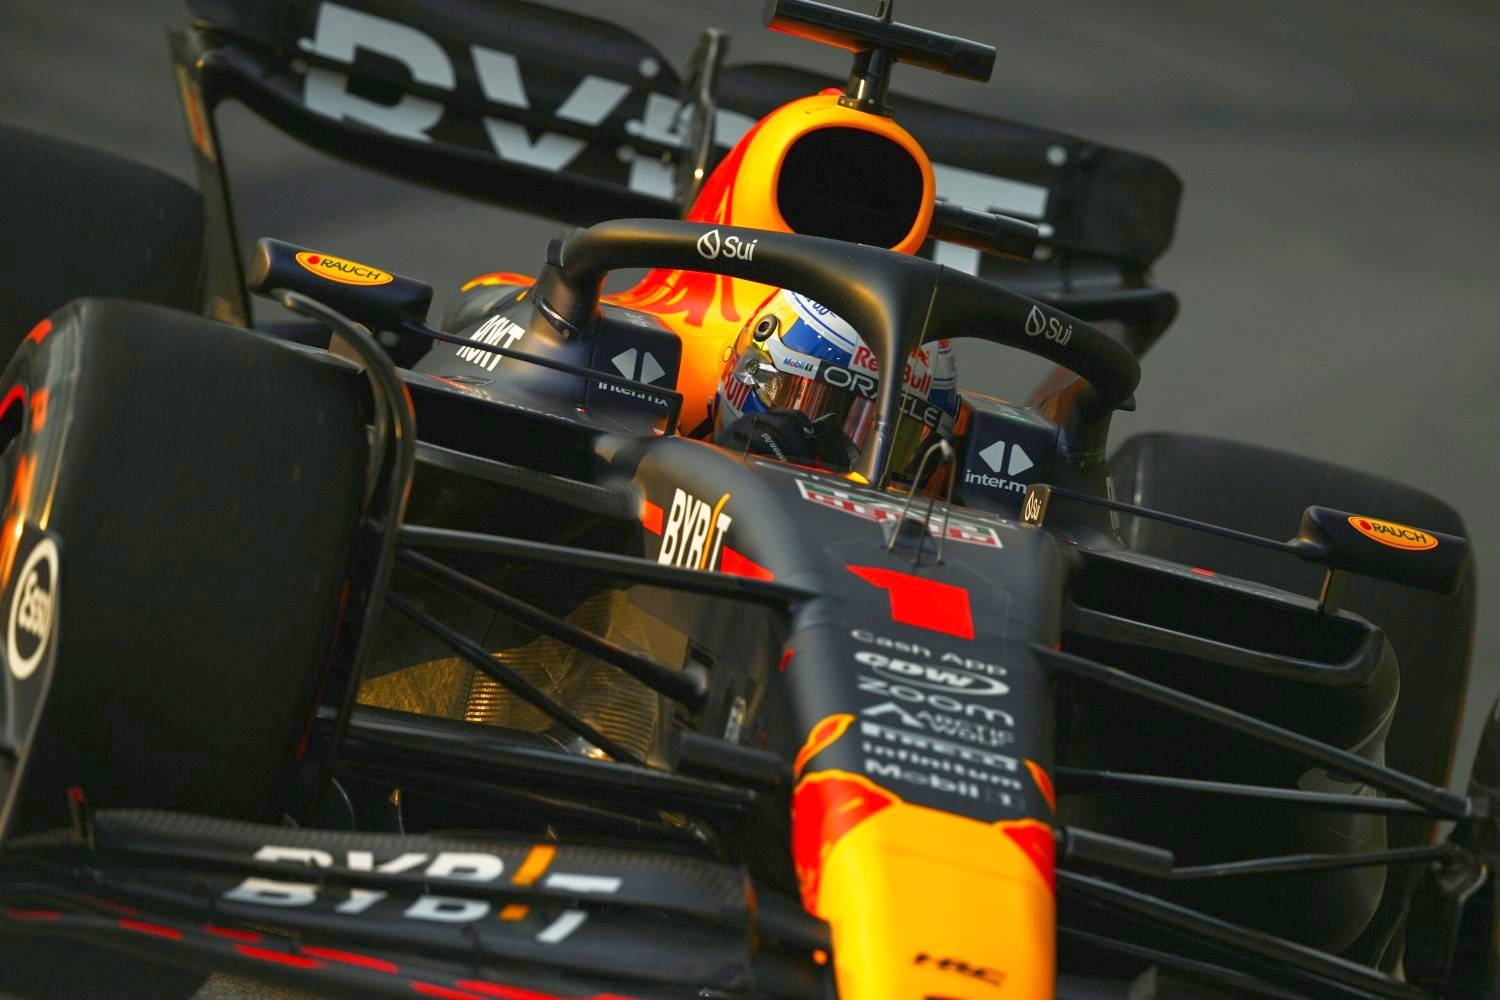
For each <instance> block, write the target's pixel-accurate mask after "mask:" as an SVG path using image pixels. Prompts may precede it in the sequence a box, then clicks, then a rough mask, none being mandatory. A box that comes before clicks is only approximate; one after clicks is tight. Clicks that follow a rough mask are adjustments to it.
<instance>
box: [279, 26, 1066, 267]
mask: <svg viewBox="0 0 1500 1000" xmlns="http://www.w3.org/2000/svg"><path fill="white" fill-rule="evenodd" d="M298 45H299V46H300V47H301V49H302V50H303V51H305V52H308V53H312V54H316V55H319V56H322V57H324V58H327V59H330V60H334V61H336V62H340V63H343V64H345V65H347V66H352V65H353V64H354V60H355V53H356V52H357V51H358V50H361V49H363V50H365V51H366V52H371V53H375V54H378V55H380V56H383V57H385V58H387V59H391V60H394V61H395V62H397V63H400V64H401V65H403V66H405V67H406V69H407V71H408V72H409V73H410V74H411V77H412V79H413V80H415V81H417V82H418V83H422V84H426V85H428V86H430V87H434V88H436V89H438V90H443V91H450V92H451V91H453V90H454V88H455V82H456V81H455V73H454V66H453V62H452V60H451V59H450V58H449V57H448V54H447V53H446V52H445V51H444V50H443V48H442V46H441V45H439V44H438V43H437V41H435V40H434V39H433V38H431V37H430V36H428V35H427V34H425V33H424V32H422V31H419V30H418V29H416V28H413V27H411V26H409V25H405V24H401V23H399V22H396V21H392V20H389V19H387V18H383V17H379V16H377V15H374V14H367V13H364V12H363V11H358V10H354V9H352V8H350V7H345V6H343V5H342V4H338V3H324V4H322V5H321V6H320V7H319V9H318V17H317V21H316V22H315V24H314V26H313V37H312V38H310V39H309V38H304V39H300V40H299V42H298ZM469 55H470V58H471V59H472V61H473V64H474V75H475V77H476V78H477V79H478V81H479V89H480V92H481V94H482V95H483V96H484V98H485V99H486V100H488V101H489V102H490V103H491V104H492V105H494V106H497V107H501V108H514V109H520V110H529V109H531V107H532V104H531V100H530V98H529V96H528V95H527V92H526V86H525V83H524V81H523V79H522V75H521V66H520V63H519V61H518V60H517V58H516V56H515V55H513V54H511V53H509V52H501V51H497V50H495V49H491V48H488V47H486V46H482V45H472V46H470V49H469ZM655 75H656V74H654V73H646V72H644V71H643V72H642V76H643V77H644V78H645V79H648V80H649V79H651V78H652V77H654V76H655ZM636 86H638V84H631V83H625V82H622V81H619V80H611V79H608V78H606V77H601V76H597V75H595V74H587V75H585V76H584V77H583V78H582V79H581V80H579V81H578V83H577V84H575V85H574V87H573V89H572V90H571V91H570V92H569V93H568V95H567V96H566V97H564V98H563V101H562V103H561V104H560V105H558V107H557V110H556V111H555V112H554V114H555V116H556V117H557V118H560V119H563V120H565V121H572V122H577V123H579V124H583V125H587V126H590V127H597V126H599V125H601V124H603V123H604V122H605V120H606V119H608V118H609V116H610V115H611V114H613V113H614V112H615V110H616V109H617V108H619V107H620V105H621V104H623V103H624V102H625V100H626V99H627V98H628V97H629V95H630V94H631V93H632V91H633V90H634V89H635V88H636ZM303 101H304V103H305V104H306V105H307V107H308V108H309V110H311V111H313V112H315V113H317V114H320V115H324V116H325V117H328V118H331V119H333V120H335V121H341V120H349V121H354V122H358V123H360V124H362V125H367V126H370V127H372V128H376V129H379V130H381V131H383V132H387V133H389V134H391V135H397V136H401V137H403V138H407V139H413V140H416V141H418V142H429V141H431V137H430V136H429V134H428V133H429V132H430V131H431V130H432V128H433V127H434V126H436V125H437V124H438V122H440V121H441V120H442V117H443V114H444V108H443V105H442V104H440V103H438V102H437V101H433V100H430V99H428V98H425V97H418V96H416V95H414V94H401V95H399V96H398V97H397V99H396V100H395V101H394V102H393V103H382V102H379V101H373V100H369V99H367V98H363V97H359V96H356V95H355V94H352V93H350V92H349V79H348V76H347V75H346V74H344V73H340V72H336V71H333V70H330V69H325V68H322V67H312V68H310V69H308V71H307V77H306V81H305V84H304V90H303ZM681 109H682V104H681V102H680V101H678V100H677V99H676V98H674V97H671V96H669V95H666V94H660V93H656V92H654V91H652V92H648V93H647V94H646V99H645V102H644V111H643V114H642V117H641V119H640V120H633V121H629V122H626V123H625V127H626V130H627V131H628V132H630V133H631V134H632V135H636V136H639V137H641V138H643V139H646V140H648V141H651V142H656V143H660V144H662V145H665V146H668V147H679V146H681V145H682V144H683V137H682V134H681V132H680V130H679V129H678V122H679V121H680V120H681V117H682V116H681ZM482 121H483V123H484V127H485V132H486V134H487V135H488V137H489V140H490V144H491V145H492V146H493V147H494V149H495V153H496V155H498V156H499V157H500V158H501V159H503V160H506V161H508V162H512V163H520V164H524V165H526V166H530V167H535V168H537V169H541V170H547V171H553V172H556V171H561V170H566V169H567V168H568V167H569V166H570V165H571V164H572V163H573V161H574V160H576V159H577V158H578V155H579V154H580V153H582V152H583V150H584V149H585V148H586V145H587V143H586V141H585V140H583V139H579V138H577V137H574V136H567V135H562V134H560V133H557V132H550V131H541V132H538V133H536V134H535V136H534V137H533V135H532V134H531V133H529V132H528V130H527V129H526V128H525V127H524V126H523V125H521V124H520V123H518V122H513V121H505V120H498V119H495V118H492V117H489V116H482ZM754 124H755V122H754V121H753V120H752V119H750V118H749V117H747V116H745V115H743V114H740V113H739V112H736V111H728V110H725V109H722V108H720V109H718V110H717V111H716V113H715V118H714V140H715V142H716V143H717V144H718V145H719V146H723V147H729V146H733V145H734V144H735V143H736V142H738V141H739V139H740V138H741V137H743V136H744V135H745V134H746V133H747V132H748V131H749V130H750V129H751V127H753V125H754ZM629 162H630V172H629V181H628V185H629V187H630V189H631V190H634V191H640V192H643V193H646V194H651V195H655V196H657V197H668V196H670V194H671V191H672V181H671V177H672V173H671V168H670V167H669V166H666V165H663V164H662V163H661V162H660V160H659V158H657V157H655V156H633V157H631V158H630V160H629ZM932 171H933V177H934V180H935V181H936V184H937V190H938V194H939V195H940V196H941V197H942V198H944V199H946V200H948V201H952V202H955V203H957V204H960V205H966V206H968V207H970V208H978V209H984V210H987V211H994V212H1001V213H1004V214H1006V215H1016V216H1021V217H1024V218H1028V219H1040V218H1043V217H1044V216H1045V215H1046V211H1047V201H1048V196H1049V191H1048V189H1047V188H1046V187H1043V186H1041V185H1037V184H1029V183H1025V182H1022V181H1016V180H1011V179H1009V178H1006V177H995V176H993V175H991V174H985V173H980V172H978V171H974V170H968V169H965V168H963V167H955V166H951V165H949V164H944V163H934V164H933V165H932ZM941 249H942V250H943V251H946V252H947V253H948V254H949V255H950V256H949V257H947V258H945V259H943V260H942V261H941V262H942V263H945V264H946V263H950V262H951V263H954V264H957V265H958V266H960V267H962V269H963V270H966V271H969V272H971V273H977V272H978V269H979V253H978V252H977V251H968V250H967V249H966V248H962V247H951V246H948V245H947V244H942V245H941ZM955 254H957V255H962V257H961V259H960V258H958V257H955V256H954V255H955ZM741 259H743V260H749V259H750V257H749V256H745V257H742V258H741Z"/></svg>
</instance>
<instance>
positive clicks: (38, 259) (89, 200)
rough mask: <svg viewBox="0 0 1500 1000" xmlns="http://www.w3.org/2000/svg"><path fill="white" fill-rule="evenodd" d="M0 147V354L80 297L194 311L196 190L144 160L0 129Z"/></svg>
mask: <svg viewBox="0 0 1500 1000" xmlns="http://www.w3.org/2000/svg"><path fill="white" fill-rule="evenodd" d="M0 150H3V151H4V153H3V155H0V220H3V221H4V223H5V228H6V233H7V238H6V240H5V241H4V242H3V244H0V274H3V275H5V280H4V281H3V282H0V358H9V357H10V356H11V354H12V353H14V352H15V350H16V348H17V346H19V345H20V343H21V338H22V337H23V336H25V334H26V331H27V330H29V329H30V328H31V326H32V325H33V324H34V323H36V321H37V320H39V319H41V318H42V317H43V316H46V315H48V314H50V313H51V312H53V310H56V309H59V308H61V307H62V305H63V304H64V303H66V302H68V301H69V300H71V299H75V298H79V297H80V296H85V295H97V296H120V297H124V298H130V299H134V300H136V301H139V302H154V303H156V304H158V305H164V306H171V307H173V308H176V309H192V308H193V300H194V296H195V295H196V294H197V288H198V264H199V260H200V258H201V256H202V233H203V202H202V199H201V198H200V197H199V195H198V192H197V191H194V190H193V189H192V188H190V187H188V186H187V185H186V184H183V183H182V182H181V181H179V180H177V179H176V178H174V177H169V176H167V175H166V174H164V173H162V172H160V171H158V170H154V169H152V168H151V167H148V166H145V165H144V164H141V163H135V162H133V161H131V160H126V159H123V158H121V157H118V156H113V155H111V154H109V153H104V152H101V151H99V150H97V149H89V148H87V147H84V146H78V145H75V144H73V143H71V142H65V141H63V140H61V139H55V138H53V137H51V136H47V135H41V134H39V133H36V132H30V131H27V130H25V129H19V128H15V127H13V126H9V125H0Z"/></svg>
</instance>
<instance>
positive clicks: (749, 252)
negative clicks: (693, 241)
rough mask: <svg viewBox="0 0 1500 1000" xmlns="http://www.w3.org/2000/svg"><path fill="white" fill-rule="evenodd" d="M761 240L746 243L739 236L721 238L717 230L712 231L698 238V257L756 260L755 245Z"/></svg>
mask: <svg viewBox="0 0 1500 1000" xmlns="http://www.w3.org/2000/svg"><path fill="white" fill-rule="evenodd" d="M759 242H760V240H750V241H748V242H746V241H745V240H742V239H740V238H739V237H738V236H720V235H719V231H718V230H717V229H710V230H709V231H708V232H706V233H704V234H703V235H702V236H700V237H698V256H699V257H702V258H703V259H704V260H718V259H719V258H720V257H732V258H734V259H735V260H754V259H755V244H757V243H759Z"/></svg>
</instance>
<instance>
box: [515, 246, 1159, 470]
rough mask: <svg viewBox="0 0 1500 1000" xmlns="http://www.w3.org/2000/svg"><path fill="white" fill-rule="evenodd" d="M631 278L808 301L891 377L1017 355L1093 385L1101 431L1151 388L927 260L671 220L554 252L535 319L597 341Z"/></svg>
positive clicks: (1029, 311)
mask: <svg viewBox="0 0 1500 1000" xmlns="http://www.w3.org/2000/svg"><path fill="white" fill-rule="evenodd" d="M731 248H733V249H732V250H731ZM632 267H669V268H680V269H682V270H685V271H704V272H708V273H711V274H724V275H728V276H730V277H735V278H745V279H747V280H750V281H757V282H761V283H762V284H766V285H772V286H775V287H779V288H790V289H792V290H794V291H797V292H801V293H803V294H805V295H807V296H809V297H811V298H813V299H815V300H817V301H818V302H820V303H822V304H823V305H825V306H827V307H828V308H830V309H832V310H833V311H834V312H836V313H837V314H838V315H840V316H842V317H843V318H844V319H845V320H847V321H848V322H849V323H850V324H851V325H852V326H853V327H854V328H855V329H856V330H858V331H859V332H860V335H861V336H862V337H863V338H864V340H865V343H866V344H868V345H869V347H870V349H871V350H873V351H874V352H875V354H876V356H877V357H878V358H879V362H880V370H881V371H885V372H894V371H900V370H901V368H900V367H899V366H900V364H901V362H902V361H903V359H905V358H906V356H907V355H908V354H910V353H911V352H912V351H913V350H915V349H916V348H918V347H920V346H921V345H922V344H924V343H927V342H929V341H933V340H944V339H948V338H957V337H972V338H974V339H976V340H986V341H989V342H991V343H995V344H1003V345H1005V346H1007V347H1014V348H1017V349H1018V350H1022V351H1026V352H1027V353H1029V354H1035V355H1037V356H1039V357H1042V358H1046V359H1047V360H1048V361H1051V362H1053V363H1055V364H1058V365H1061V366H1063V367H1064V368H1067V369H1069V370H1070V371H1073V372H1074V373H1076V374H1077V375H1079V376H1081V377H1082V378H1083V379H1084V380H1085V381H1086V382H1088V384H1089V386H1090V387H1091V389H1092V398H1091V399H1089V400H1088V401H1087V403H1088V405H1087V407H1086V409H1087V411H1088V414H1089V415H1090V417H1091V418H1092V419H1102V418H1107V417H1108V415H1109V413H1110V412H1111V411H1113V410H1115V409H1116V408H1118V407H1119V406H1120V404H1122V403H1124V402H1125V401H1126V400H1127V399H1129V398H1130V395H1131V393H1133V392H1134V391H1135V387H1136V385H1137V384H1138V383H1139V382H1140V379H1141V368H1140V363H1139V362H1138V361H1137V360H1136V358H1135V355H1133V354H1132V353H1131V352H1130V351H1129V349H1127V348H1126V347H1124V346H1123V345H1122V344H1120V343H1119V342H1118V341H1116V340H1114V339H1113V338H1111V337H1109V336H1108V335H1107V334H1105V333H1103V332H1102V331H1100V330H1099V329H1097V328H1095V327H1093V326H1090V325H1089V324H1088V323H1085V322H1084V321H1083V320H1080V319H1078V318H1076V317H1074V316H1071V315H1069V314H1068V313H1065V312H1063V311H1061V310H1060V309H1057V308H1055V307H1053V306H1050V305H1048V304H1047V303H1045V302H1040V301H1037V300H1036V299H1033V298H1030V297H1028V296H1025V295H1021V294H1020V293H1018V292H1013V291H1010V290H1008V289H1005V288H1001V287H999V286H998V285H995V284H992V283H990V282H988V281H985V280H983V279H981V278H978V277H975V276H974V275H971V274H967V273H965V272H963V271H955V270H953V269H952V268H947V267H944V266H942V265H941V264H936V263H934V262H932V261H929V260H925V259H923V258H920V257H912V256H910V255H907V254H899V253H895V252H893V251H890V250H884V249H880V248H877V247H870V246H864V245H862V244H853V243H845V242H842V241H839V240H830V239H824V238H822V237H816V236H799V235H795V234H791V233H777V232H768V231H763V230H758V229H739V228H731V227H729V226H712V225H704V224H701V223H694V222H678V221H672V220H663V219H620V220H616V221H613V222H601V223H599V224H598V225H596V226H592V227H590V228H588V229H584V230H580V231H578V232H575V233H573V234H572V235H570V236H568V237H567V238H566V239H564V240H554V241H553V242H552V243H551V244H550V245H549V246H548V248H547V259H546V266H545V267H544V268H543V269H542V274H541V276H540V278H539V279H538V281H537V286H536V293H535V294H536V302H537V308H538V310H539V311H540V312H541V313H542V314H543V315H545V316H546V317H547V319H548V320H549V321H551V322H552V324H553V325H554V326H556V327H558V329H559V331H560V332H561V333H562V334H563V335H564V336H574V335H576V336H583V337H590V336H592V334H593V328H594V323H595V321H596V317H597V316H598V313H599V296H600V293H601V290H602V288H603V285H604V279H605V277H606V276H607V275H608V274H609V272H610V271H613V270H615V269H617V268H632ZM900 384H901V380H900V379H897V378H883V379H881V380H880V385H879V388H878V389H877V390H876V396H875V402H876V410H877V413H878V417H877V422H876V432H875V442H874V446H873V447H871V448H867V449H866V450H865V453H864V454H862V455H861V456H860V459H859V464H858V465H857V467H856V469H855V471H857V472H859V473H860V474H861V475H863V476H864V477H865V478H866V479H867V480H869V481H870V482H872V483H873V482H880V481H881V477H882V475H883V474H884V472H885V467H886V464H887V461H888V459H889V455H890V450H891V444H892V435H893V434H894V432H895V428H896V422H897V420H898V419H899V415H900Z"/></svg>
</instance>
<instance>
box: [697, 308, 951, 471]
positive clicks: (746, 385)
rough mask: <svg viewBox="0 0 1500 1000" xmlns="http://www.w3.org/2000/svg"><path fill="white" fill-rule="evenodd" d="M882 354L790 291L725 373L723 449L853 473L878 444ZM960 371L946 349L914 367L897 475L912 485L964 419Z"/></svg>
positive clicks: (934, 349) (933, 349) (751, 328)
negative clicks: (932, 450)
mask: <svg viewBox="0 0 1500 1000" xmlns="http://www.w3.org/2000/svg"><path fill="white" fill-rule="evenodd" d="M879 384H880V365H879V361H878V360H877V359H876V357H875V353H874V352H873V351H871V350H870V348H869V347H868V346H866V344H865V342H864V341H863V340H862V339H860V336H859V334H857V333H855V332H854V328H853V327H851V326H850V325H849V324H848V323H846V322H845V321H844V320H843V319H842V318H840V317H839V316H838V315H837V314H835V313H834V312H833V311H832V310H830V309H828V308H827V307H826V306H823V305H821V304H819V303H817V302H814V301H813V300H812V299H810V298H808V297H807V296H805V295H799V294H798V293H796V292H793V291H789V290H785V289H783V290H782V291H779V292H777V293H776V294H775V295H772V296H771V297H770V298H769V299H767V300H766V302H765V303H764V304H763V305H762V306H761V307H760V309H759V310H758V311H757V312H756V313H755V315H754V316H752V317H751V318H750V321H749V322H748V323H746V324H745V326H744V328H743V329H742V330H741V331H740V333H739V336H738V337H737V338H736V340H735V343H734V346H733V348H732V349H731V351H730V354H729V356H728V357H727V358H726V361H725V365H724V375H723V378H722V379H721V380H720V382H719V389H718V393H717V396H716V400H715V406H714V440H715V441H716V442H717V443H719V444H721V445H723V446H725V447H728V448H735V449H739V450H748V451H753V452H755V453H757V454H766V455H770V456H772V457H775V458H778V459H781V460H783V461H792V462H802V463H808V464H820V465H823V466H826V467H828V468H830V469H834V470H837V471H847V470H848V469H849V468H851V467H852V466H853V465H854V463H855V461H856V460H858V458H859V456H860V454H861V453H862V452H863V451H864V449H865V448H866V447H869V446H872V445H873V443H874V440H875V424H876V417H877V414H876V410H875V390H876V387H877V386H878V385H879ZM958 408H959V398H958V368H957V365H956V363H955V360H954V354H953V347H952V346H951V345H950V344H949V343H948V341H946V340H939V341H935V342H933V343H929V344H925V345H923V346H922V347H920V348H918V349H917V350H915V351H913V352H912V353H911V355H910V356H909V357H908V358H907V363H906V371H905V372H904V374H903V376H902V394H901V420H900V422H899V423H898V424H897V426H896V429H895V433H894V437H893V443H892V449H891V460H890V466H889V467H890V470H891V475H892V478H894V479H895V480H897V481H902V482H910V481H911V480H912V479H913V478H914V477H915V475H916V473H917V471H918V468H917V467H918V465H919V464H920V462H921V460H922V456H923V455H924V454H926V451H927V449H928V448H929V447H931V446H932V444H933V443H935V441H936V439H937V438H938V437H943V438H949V437H951V436H952V433H953V425H954V421H955V419H956V418H957V416H958Z"/></svg>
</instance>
